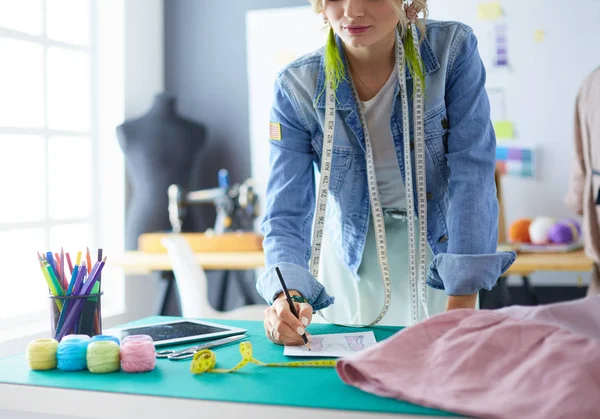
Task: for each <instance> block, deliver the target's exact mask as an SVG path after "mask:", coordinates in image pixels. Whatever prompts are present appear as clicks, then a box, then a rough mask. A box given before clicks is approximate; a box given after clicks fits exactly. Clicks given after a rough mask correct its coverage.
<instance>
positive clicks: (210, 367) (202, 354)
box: [190, 342, 337, 374]
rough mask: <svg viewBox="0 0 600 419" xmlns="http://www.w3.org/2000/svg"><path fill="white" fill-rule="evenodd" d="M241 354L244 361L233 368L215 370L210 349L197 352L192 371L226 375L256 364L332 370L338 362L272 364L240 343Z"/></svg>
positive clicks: (214, 361)
mask: <svg viewBox="0 0 600 419" xmlns="http://www.w3.org/2000/svg"><path fill="white" fill-rule="evenodd" d="M240 353H241V354H242V360H241V361H240V362H239V363H238V364H237V365H236V366H235V367H233V368H230V369H224V368H215V366H216V365H217V356H216V355H215V353H214V352H213V351H211V350H210V349H203V350H201V351H198V352H196V355H194V359H193V360H192V367H191V368H190V370H191V371H192V373H193V374H202V373H203V372H213V373H217V374H225V373H228V372H234V371H237V370H239V369H241V368H243V367H244V366H245V365H247V364H255V365H260V366H263V367H291V368H295V367H317V368H322V367H326V368H331V367H335V364H336V362H337V361H336V360H333V359H332V360H327V359H324V360H316V361H299V362H272V363H265V362H261V361H259V360H258V359H255V358H254V357H253V356H252V344H251V343H250V342H242V343H240Z"/></svg>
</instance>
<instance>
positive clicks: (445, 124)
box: [442, 118, 448, 129]
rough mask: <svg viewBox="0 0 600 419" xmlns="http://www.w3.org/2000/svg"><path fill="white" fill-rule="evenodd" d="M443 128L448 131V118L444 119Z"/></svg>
mask: <svg viewBox="0 0 600 419" xmlns="http://www.w3.org/2000/svg"><path fill="white" fill-rule="evenodd" d="M442 128H444V129H448V120H447V119H446V118H444V119H442Z"/></svg>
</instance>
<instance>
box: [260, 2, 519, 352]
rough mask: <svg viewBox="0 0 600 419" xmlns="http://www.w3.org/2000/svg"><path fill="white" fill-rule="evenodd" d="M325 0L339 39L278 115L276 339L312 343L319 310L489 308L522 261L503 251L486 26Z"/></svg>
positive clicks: (272, 318) (271, 318)
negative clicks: (485, 296)
mask: <svg viewBox="0 0 600 419" xmlns="http://www.w3.org/2000/svg"><path fill="white" fill-rule="evenodd" d="M311 3H312V4H313V6H314V9H315V11H316V12H317V13H321V14H322V15H323V17H324V20H325V22H326V23H327V24H328V25H329V27H330V33H329V39H328V41H327V45H326V46H325V48H323V49H320V50H318V51H316V52H314V53H312V54H310V55H308V56H305V57H303V58H300V59H299V60H297V61H295V62H294V63H292V64H290V65H289V66H287V67H286V68H285V69H284V70H283V71H282V72H281V73H280V74H279V76H278V78H277V80H276V84H275V98H274V103H273V108H272V113H271V118H272V120H271V125H270V134H271V156H270V164H271V172H270V178H269V182H268V186H267V196H266V201H267V206H266V215H265V219H264V222H263V233H264V235H265V240H264V249H265V254H266V261H267V270H266V272H265V273H264V274H263V275H261V277H260V278H259V280H258V283H257V289H258V291H259V292H260V293H261V295H262V296H263V297H264V298H265V300H266V301H268V302H269V303H270V304H271V306H270V307H269V308H268V309H267V310H266V311H265V320H264V326H265V332H266V334H267V336H268V337H269V338H270V339H271V340H272V341H274V342H276V343H280V344H286V345H296V344H302V343H303V340H302V338H301V336H302V335H303V334H304V333H305V328H306V326H308V325H309V324H310V322H311V321H312V314H313V312H315V311H319V310H323V314H324V315H325V316H326V318H327V319H328V320H329V321H333V322H336V323H346V324H347V323H354V324H373V323H380V324H395V325H409V324H414V323H415V322H417V321H419V320H421V319H423V318H425V317H426V316H427V315H431V314H435V313H439V312H442V311H444V310H450V309H455V308H469V307H470V308H474V307H475V306H476V301H477V292H478V291H479V290H480V289H487V290H489V289H491V288H492V287H493V285H494V284H495V282H496V280H497V279H498V278H499V277H500V276H501V274H502V273H503V272H504V271H505V270H506V269H507V268H508V267H509V266H510V265H511V263H512V262H513V261H514V259H515V255H514V253H496V247H497V230H498V226H497V222H498V202H497V199H496V187H495V183H494V168H495V136H494V131H493V128H492V124H491V121H490V116H489V111H490V107H489V102H488V98H487V95H486V92H485V89H484V87H485V69H484V66H483V63H482V62H481V59H480V57H479V53H478V50H477V40H476V38H475V36H474V35H473V32H472V30H471V29H470V28H469V27H467V26H465V25H463V24H460V23H454V22H436V21H426V20H420V19H419V18H418V16H419V14H421V13H422V14H423V16H424V17H425V18H426V16H427V5H426V0H413V1H412V3H410V4H408V3H406V2H404V1H402V0H311ZM315 164H316V165H317V167H318V169H319V171H320V179H319V181H318V183H317V181H316V179H315V173H314V165H315ZM315 191H317V192H315ZM313 220H314V221H313ZM276 267H279V269H280V272H281V273H282V276H283V278H284V280H285V282H286V284H287V287H288V289H290V290H292V291H291V294H294V299H295V301H296V303H297V309H298V313H299V318H296V317H295V316H294V315H293V314H292V313H291V311H290V309H289V306H288V304H287V302H286V300H285V297H284V296H283V295H282V293H281V291H282V288H281V285H280V282H279V279H278V276H277V274H276V272H275V268H276ZM427 268H429V269H428V271H427ZM334 297H335V304H332V303H334Z"/></svg>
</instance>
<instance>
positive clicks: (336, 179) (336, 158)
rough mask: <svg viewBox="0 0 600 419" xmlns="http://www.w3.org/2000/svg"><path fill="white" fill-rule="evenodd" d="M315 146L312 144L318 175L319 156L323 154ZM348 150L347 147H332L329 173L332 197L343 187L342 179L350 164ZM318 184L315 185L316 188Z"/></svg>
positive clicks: (319, 167)
mask: <svg viewBox="0 0 600 419" xmlns="http://www.w3.org/2000/svg"><path fill="white" fill-rule="evenodd" d="M315 145H316V144H313V148H314V150H315V152H316V161H315V163H316V165H317V168H318V169H319V173H320V172H321V163H322V158H321V154H322V152H323V150H322V149H320V148H318V147H315ZM350 154H351V153H350V149H349V148H347V147H338V146H333V153H332V155H331V172H330V179H329V190H330V191H331V192H332V193H334V195H338V194H339V191H340V190H341V189H342V187H343V185H344V178H345V176H346V173H347V172H348V169H349V168H350V164H351V155H350ZM318 187H319V184H318V183H317V188H318Z"/></svg>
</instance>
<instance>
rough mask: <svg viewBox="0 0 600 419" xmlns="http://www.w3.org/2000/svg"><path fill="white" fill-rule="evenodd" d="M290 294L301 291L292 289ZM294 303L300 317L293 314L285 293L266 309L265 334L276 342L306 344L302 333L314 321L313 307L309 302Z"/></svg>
mask: <svg viewBox="0 0 600 419" xmlns="http://www.w3.org/2000/svg"><path fill="white" fill-rule="evenodd" d="M290 295H300V293H298V292H296V291H290ZM294 305H295V308H296V312H297V313H298V316H299V317H300V319H297V318H296V316H294V315H293V314H292V311H291V310H290V305H289V304H288V302H287V300H286V298H285V295H284V294H283V293H282V294H280V295H279V296H278V297H277V298H276V299H275V301H274V302H273V305H272V306H270V307H268V308H267V309H266V310H265V320H264V326H265V334H266V335H267V337H268V338H269V339H270V340H271V341H273V342H274V343H277V344H279V345H287V346H297V345H303V344H304V341H303V340H302V335H303V334H304V333H305V330H306V327H307V326H308V325H309V324H310V322H311V321H312V312H313V309H312V306H311V305H310V304H307V303H301V304H300V303H296V302H294ZM306 336H307V337H308V336H309V335H308V334H307V335H306Z"/></svg>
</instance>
